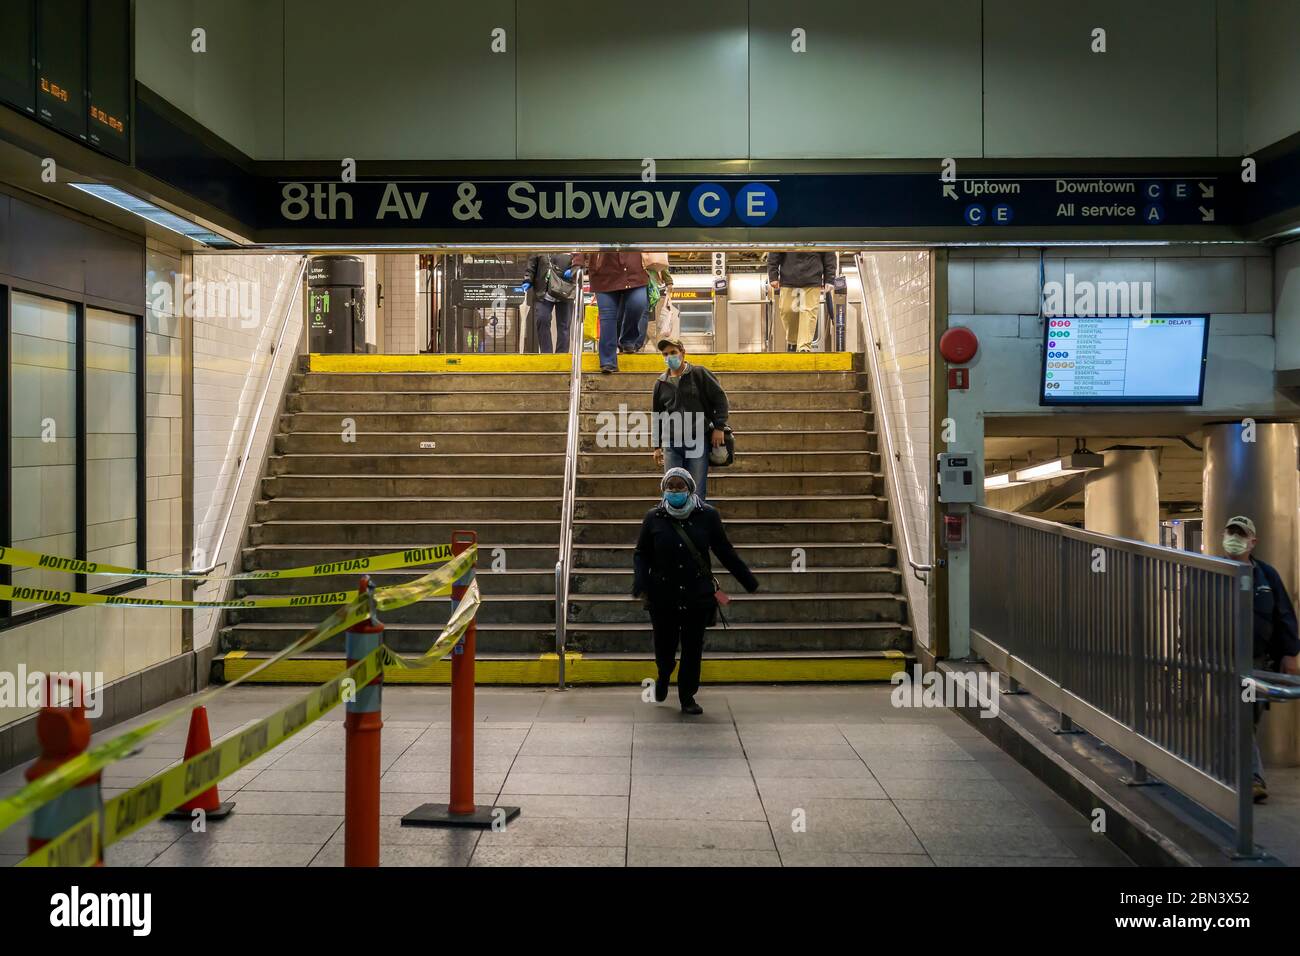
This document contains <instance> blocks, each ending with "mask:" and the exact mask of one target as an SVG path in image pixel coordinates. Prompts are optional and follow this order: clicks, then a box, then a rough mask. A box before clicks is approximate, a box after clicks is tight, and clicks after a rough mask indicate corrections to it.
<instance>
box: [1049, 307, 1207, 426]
mask: <svg viewBox="0 0 1300 956" xmlns="http://www.w3.org/2000/svg"><path fill="white" fill-rule="evenodd" d="M1209 330H1210V317H1209V316H1208V315H1152V316H1146V317H1139V316H1114V317H1111V316H1100V317H1080V316H1060V317H1048V318H1046V319H1045V320H1044V330H1043V331H1044V338H1043V375H1042V383H1041V384H1042V388H1041V390H1040V392H1039V404H1041V405H1199V404H1200V403H1201V397H1202V392H1203V390H1204V387H1205V356H1206V344H1207V342H1208V339H1209Z"/></svg>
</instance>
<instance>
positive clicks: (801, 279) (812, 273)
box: [767, 252, 835, 289]
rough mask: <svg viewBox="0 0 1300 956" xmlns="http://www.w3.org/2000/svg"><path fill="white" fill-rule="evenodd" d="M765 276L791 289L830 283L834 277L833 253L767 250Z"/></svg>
mask: <svg viewBox="0 0 1300 956" xmlns="http://www.w3.org/2000/svg"><path fill="white" fill-rule="evenodd" d="M767 278H768V280H769V281H773V282H780V283H781V285H782V287H785V286H789V287H790V288H792V289H800V288H806V287H807V286H814V285H830V282H831V280H832V279H834V278H835V253H833V252H769V253H768V254H767Z"/></svg>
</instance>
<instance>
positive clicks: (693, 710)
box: [682, 700, 704, 716]
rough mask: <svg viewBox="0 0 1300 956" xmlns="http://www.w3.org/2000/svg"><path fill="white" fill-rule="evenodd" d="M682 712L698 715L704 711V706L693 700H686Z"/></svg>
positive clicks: (683, 702)
mask: <svg viewBox="0 0 1300 956" xmlns="http://www.w3.org/2000/svg"><path fill="white" fill-rule="evenodd" d="M682 713H683V714H692V715H695V716H698V715H700V714H702V713H704V708H703V707H701V706H700V705H699V704H697V703H695V701H693V700H684V701H682Z"/></svg>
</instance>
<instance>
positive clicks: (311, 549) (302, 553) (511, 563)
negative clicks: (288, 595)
mask: <svg viewBox="0 0 1300 956" xmlns="http://www.w3.org/2000/svg"><path fill="white" fill-rule="evenodd" d="M468 530H471V531H472V530H473V528H470V529H468ZM449 541H450V539H447V540H444V541H442V542H439V543H441V544H447V543H448V542H449ZM403 547H405V545H402V544H397V543H394V542H384V543H382V544H373V545H357V544H310V545H308V544H263V545H258V546H257V547H249V548H244V549H243V551H242V552H241V555H240V560H241V561H242V566H243V568H244V570H247V571H279V570H283V569H285V568H301V567H306V566H307V565H309V564H321V563H326V562H333V561H352V560H355V559H357V558H364V557H370V556H372V555H376V554H387V553H388V552H390V551H400V550H401V549H402V548H403ZM496 548H500V549H501V552H502V556H503V557H504V559H505V562H506V566H507V567H509V568H515V569H525V568H528V569H533V568H538V569H542V570H545V571H546V572H547V573H549V574H551V575H554V573H555V562H556V561H558V560H559V542H558V541H556V542H551V543H547V544H510V545H492V546H491V547H488V546H484V547H481V548H479V552H478V561H477V562H476V563H475V565H474V567H475V568H476V569H477V570H478V573H480V574H489V573H491V571H492V562H493V561H494V560H495V558H494V556H493V550H494V549H496ZM628 560H629V561H631V557H630V556H629V557H628ZM436 567H441V565H423V566H421V567H418V568H412V569H411V570H413V571H418V572H420V573H425V572H428V571H432V570H433V569H434V568H436ZM629 567H630V565H629ZM290 580H294V579H290ZM297 580H313V579H310V578H306V579H297ZM354 584H355V582H354ZM351 586H352V585H349V587H351ZM301 593H308V592H301Z"/></svg>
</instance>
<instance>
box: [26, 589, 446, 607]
mask: <svg viewBox="0 0 1300 956" xmlns="http://www.w3.org/2000/svg"><path fill="white" fill-rule="evenodd" d="M393 586H394V587H409V586H410V585H393ZM427 593H429V594H430V595H431V596H432V595H438V594H450V593H451V585H450V584H446V585H443V586H442V587H441V588H439V589H438V590H436V591H433V592H427ZM356 599H357V592H356V591H327V592H325V593H323V594H289V595H284V596H278V595H277V596H275V597H261V598H231V599H230V600H229V601H172V600H168V599H166V598H138V597H131V596H130V595H129V594H83V593H82V592H80V591H61V590H59V589H58V588H36V587H25V586H22V585H14V586H11V585H8V584H0V601H35V602H39V603H41V604H67V605H71V606H73V607H158V608H174V607H179V608H202V607H210V608H250V607H329V606H332V605H335V604H350V603H351V602H352V601H355V600H356ZM407 603H410V602H407Z"/></svg>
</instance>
